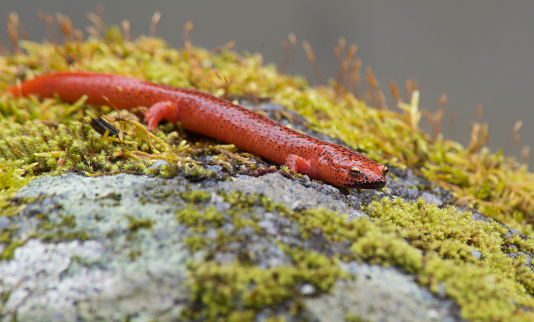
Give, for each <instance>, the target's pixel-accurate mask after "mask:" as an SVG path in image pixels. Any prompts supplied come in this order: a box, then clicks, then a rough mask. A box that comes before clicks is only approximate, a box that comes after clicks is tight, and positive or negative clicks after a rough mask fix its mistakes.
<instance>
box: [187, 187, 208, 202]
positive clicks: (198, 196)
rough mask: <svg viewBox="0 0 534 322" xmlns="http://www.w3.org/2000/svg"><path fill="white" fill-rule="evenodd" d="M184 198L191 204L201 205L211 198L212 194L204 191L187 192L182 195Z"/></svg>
mask: <svg viewBox="0 0 534 322" xmlns="http://www.w3.org/2000/svg"><path fill="white" fill-rule="evenodd" d="M182 198H183V199H184V200H185V201H186V202H189V203H201V202H204V201H207V200H209V199H210V198H211V194H210V193H209V192H206V191H202V190H192V191H186V192H184V193H183V194H182Z"/></svg>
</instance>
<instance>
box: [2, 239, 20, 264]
mask: <svg viewBox="0 0 534 322" xmlns="http://www.w3.org/2000/svg"><path fill="white" fill-rule="evenodd" d="M24 244H25V242H23V241H11V242H10V243H9V244H7V245H6V247H5V248H4V250H3V251H2V254H0V260H10V259H13V258H15V249H17V248H18V247H20V246H22V245H24Z"/></svg>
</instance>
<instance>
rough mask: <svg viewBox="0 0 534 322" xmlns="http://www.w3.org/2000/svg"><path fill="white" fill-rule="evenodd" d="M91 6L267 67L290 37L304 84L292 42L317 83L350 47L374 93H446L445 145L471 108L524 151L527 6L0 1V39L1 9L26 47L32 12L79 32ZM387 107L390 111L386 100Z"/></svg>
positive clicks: (1, 31)
mask: <svg viewBox="0 0 534 322" xmlns="http://www.w3.org/2000/svg"><path fill="white" fill-rule="evenodd" d="M97 3H103V4H104V5H105V8H106V10H105V15H104V18H105V22H106V23H107V24H108V25H113V24H115V25H120V23H121V21H122V20H123V19H128V20H129V21H130V24H131V34H132V36H133V37H136V36H138V35H140V34H148V33H149V25H150V20H151V18H152V16H153V14H154V12H155V11H160V12H161V13H162V17H161V21H160V22H159V24H158V26H157V36H159V37H162V38H164V39H165V40H166V41H167V42H168V43H169V44H170V45H172V46H174V47H181V46H182V36H181V34H182V28H183V26H184V24H185V23H186V21H187V20H192V21H193V22H194V31H193V43H194V44H196V45H198V46H203V47H207V48H214V47H217V46H220V45H223V44H225V43H227V42H228V41H231V40H234V41H236V47H234V50H236V51H238V52H243V51H248V52H253V53H254V52H260V53H262V55H263V56H264V60H265V62H272V63H276V64H278V63H280V62H281V61H282V59H283V55H284V52H283V50H282V47H281V45H280V42H281V41H282V40H284V39H287V35H288V33H290V32H293V33H295V35H296V36H297V40H298V41H299V49H298V52H297V55H296V56H295V57H294V58H293V60H292V61H291V62H290V64H289V68H288V72H289V73H293V74H300V75H304V76H306V77H308V79H309V80H310V83H312V84H313V83H314V82H313V77H312V76H313V68H312V67H311V65H310V64H309V63H308V61H307V59H306V56H305V53H304V50H303V49H302V46H300V44H301V42H302V41H303V40H307V41H308V42H309V43H310V44H311V46H312V48H313V50H314V53H315V55H316V58H317V61H318V63H319V66H320V69H321V72H322V75H323V77H325V78H332V77H335V74H336V67H337V58H336V56H335V54H334V51H333V48H334V46H335V45H336V44H337V40H338V38H339V37H341V36H342V37H345V39H346V41H347V44H352V43H355V44H357V45H358V48H359V49H358V52H357V57H358V58H360V59H361V60H362V62H363V70H362V71H364V70H365V68H366V67H367V66H371V67H372V70H373V73H374V74H375V76H376V78H377V79H378V80H379V81H380V87H381V89H382V90H383V91H384V92H387V93H389V82H390V81H391V80H393V81H395V82H396V83H397V84H398V85H399V86H400V87H401V88H404V81H405V80H406V79H413V80H415V81H416V82H417V83H418V84H419V89H420V91H421V104H420V105H421V107H422V108H426V109H428V110H429V111H431V112H435V111H436V110H437V108H438V102H439V99H440V97H441V95H442V94H443V93H446V94H447V97H448V100H447V104H446V107H445V115H444V122H443V131H444V133H445V136H446V137H448V138H450V135H451V133H450V132H451V131H450V129H451V124H450V115H451V112H452V111H454V112H455V115H456V118H455V121H454V123H453V128H454V130H453V131H454V132H453V135H454V139H455V140H457V141H460V142H462V143H463V144H467V143H468V142H469V123H470V122H471V121H475V120H477V114H476V107H477V105H482V106H483V111H484V113H483V117H482V121H483V122H487V123H489V142H490V147H491V148H492V150H493V151H495V150H496V149H503V150H504V151H505V153H506V154H507V155H513V156H519V152H520V149H521V148H522V147H524V146H525V145H528V146H531V147H533V148H534V126H532V122H533V121H534V108H533V105H534V104H533V102H532V96H533V93H534V83H533V80H534V63H533V62H532V59H533V58H534V18H533V16H534V2H530V1H514V2H488V1H482V0H477V1H469V2H464V1H457V0H454V1H446V2H426V1H402V2H400V1H349V0H346V1H337V0H335V1H304V0H293V1H281V0H271V1H251V0H249V1H245V0H239V1H162V0H151V1H141V0H138V1H113V2H111V1H108V2H106V1H87V0H86V1H68V0H50V1H39V0H27V1H16V0H1V1H0V4H1V6H0V7H1V10H2V18H3V19H2V22H1V23H0V37H1V38H2V40H3V42H4V43H7V36H6V26H5V22H6V21H7V19H6V17H7V15H8V13H9V12H11V11H14V12H17V13H18V14H19V19H20V20H21V21H22V23H23V25H24V27H25V28H26V30H27V31H28V32H29V34H30V36H31V38H32V39H34V40H41V39H43V38H44V37H46V35H45V28H44V25H43V23H42V22H41V21H40V20H39V19H38V18H37V11H38V10H41V11H43V12H44V13H48V14H52V13H56V12H61V13H63V14H66V15H68V16H69V17H70V18H71V19H72V22H73V24H74V26H75V28H77V29H82V30H85V27H86V26H88V25H90V22H89V21H88V19H87V17H86V15H87V13H88V12H96V6H97ZM387 103H388V105H389V107H390V108H392V107H393V102H392V101H391V99H390V98H389V99H388V102H387ZM518 120H522V121H523V126H522V128H521V130H520V132H519V133H520V138H521V139H520V146H519V148H518V147H516V146H515V144H514V141H513V139H512V137H513V126H514V124H515V122H516V121H518ZM533 154H534V153H533ZM533 159H534V158H533V157H530V160H529V163H530V168H531V169H532V166H533V165H534V160H533Z"/></svg>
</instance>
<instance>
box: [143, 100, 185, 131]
mask: <svg viewBox="0 0 534 322" xmlns="http://www.w3.org/2000/svg"><path fill="white" fill-rule="evenodd" d="M163 119H165V120H167V121H169V122H173V123H174V122H177V121H178V120H179V110H178V106H177V105H176V103H173V102H170V101H164V102H158V103H156V104H154V105H152V106H150V108H149V109H148V110H147V111H146V112H145V120H146V121H147V123H148V129H149V130H150V131H152V130H157V129H158V123H159V122H160V121H161V120H163Z"/></svg>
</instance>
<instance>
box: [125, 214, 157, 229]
mask: <svg viewBox="0 0 534 322" xmlns="http://www.w3.org/2000/svg"><path fill="white" fill-rule="evenodd" d="M126 218H128V230H129V231H131V232H134V233H135V232H137V231H139V230H140V229H150V228H152V226H154V221H152V220H150V219H147V218H137V217H135V216H131V215H127V216H126Z"/></svg>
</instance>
